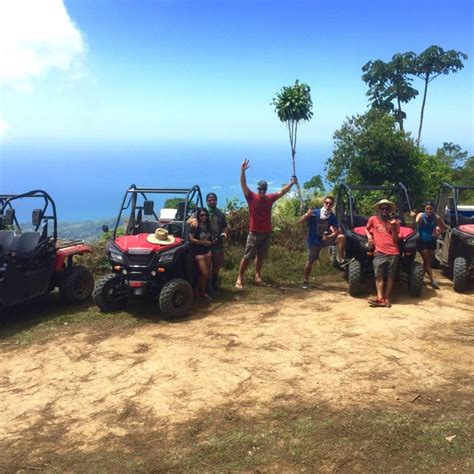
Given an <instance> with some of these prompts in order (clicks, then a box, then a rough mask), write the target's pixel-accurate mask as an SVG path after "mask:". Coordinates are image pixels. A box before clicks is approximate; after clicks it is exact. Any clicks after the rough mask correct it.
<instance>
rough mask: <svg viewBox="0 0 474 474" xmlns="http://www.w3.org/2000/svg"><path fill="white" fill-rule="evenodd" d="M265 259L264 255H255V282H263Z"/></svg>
mask: <svg viewBox="0 0 474 474" xmlns="http://www.w3.org/2000/svg"><path fill="white" fill-rule="evenodd" d="M263 260H264V259H263V257H255V283H263V280H262V276H261V273H262V267H263Z"/></svg>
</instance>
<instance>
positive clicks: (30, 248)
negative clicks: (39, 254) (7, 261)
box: [10, 232, 41, 259]
mask: <svg viewBox="0 0 474 474" xmlns="http://www.w3.org/2000/svg"><path fill="white" fill-rule="evenodd" d="M40 239H41V234H40V233H39V232H25V233H23V234H21V235H20V236H19V237H18V238H17V239H16V240H15V241H14V243H13V245H12V247H11V249H10V251H11V252H12V253H13V252H14V253H15V255H16V257H17V258H21V259H28V258H30V257H32V256H33V254H34V253H35V250H36V249H37V248H38V244H39V242H40Z"/></svg>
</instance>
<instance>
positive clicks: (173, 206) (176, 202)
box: [163, 197, 184, 209]
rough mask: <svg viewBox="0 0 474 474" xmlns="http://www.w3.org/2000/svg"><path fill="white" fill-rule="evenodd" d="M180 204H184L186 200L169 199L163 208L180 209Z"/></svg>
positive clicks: (178, 198)
mask: <svg viewBox="0 0 474 474" xmlns="http://www.w3.org/2000/svg"><path fill="white" fill-rule="evenodd" d="M180 202H184V199H183V198H180V197H174V198H168V199H167V200H166V201H165V203H164V204H163V208H164V209H178V207H179V203H180Z"/></svg>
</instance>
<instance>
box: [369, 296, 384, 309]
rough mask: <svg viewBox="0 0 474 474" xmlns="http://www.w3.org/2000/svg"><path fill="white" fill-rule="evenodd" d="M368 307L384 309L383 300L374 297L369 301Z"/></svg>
mask: <svg viewBox="0 0 474 474" xmlns="http://www.w3.org/2000/svg"><path fill="white" fill-rule="evenodd" d="M369 305H370V306H372V307H373V308H375V307H385V299H384V298H378V297H375V298H373V299H369Z"/></svg>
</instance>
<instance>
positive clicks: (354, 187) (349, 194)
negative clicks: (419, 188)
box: [336, 183, 411, 228]
mask: <svg viewBox="0 0 474 474" xmlns="http://www.w3.org/2000/svg"><path fill="white" fill-rule="evenodd" d="M353 191H387V192H390V193H393V194H395V195H396V196H397V202H396V203H395V204H396V205H397V208H398V209H399V210H402V211H403V210H404V207H405V206H404V205H403V204H404V202H405V203H406V205H407V207H408V209H407V210H408V211H409V212H411V204H410V198H409V197H408V191H407V188H406V187H405V185H404V184H403V183H398V184H395V185H371V184H367V185H364V184H347V183H341V184H340V186H339V191H338V193H337V200H336V209H337V215H338V216H343V215H345V214H346V206H345V201H344V196H346V199H347V201H348V203H349V219H350V224H351V228H352V227H354V219H353V216H354V214H355V210H354V204H355V198H354V195H353ZM403 196H404V197H405V201H404V200H403Z"/></svg>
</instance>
